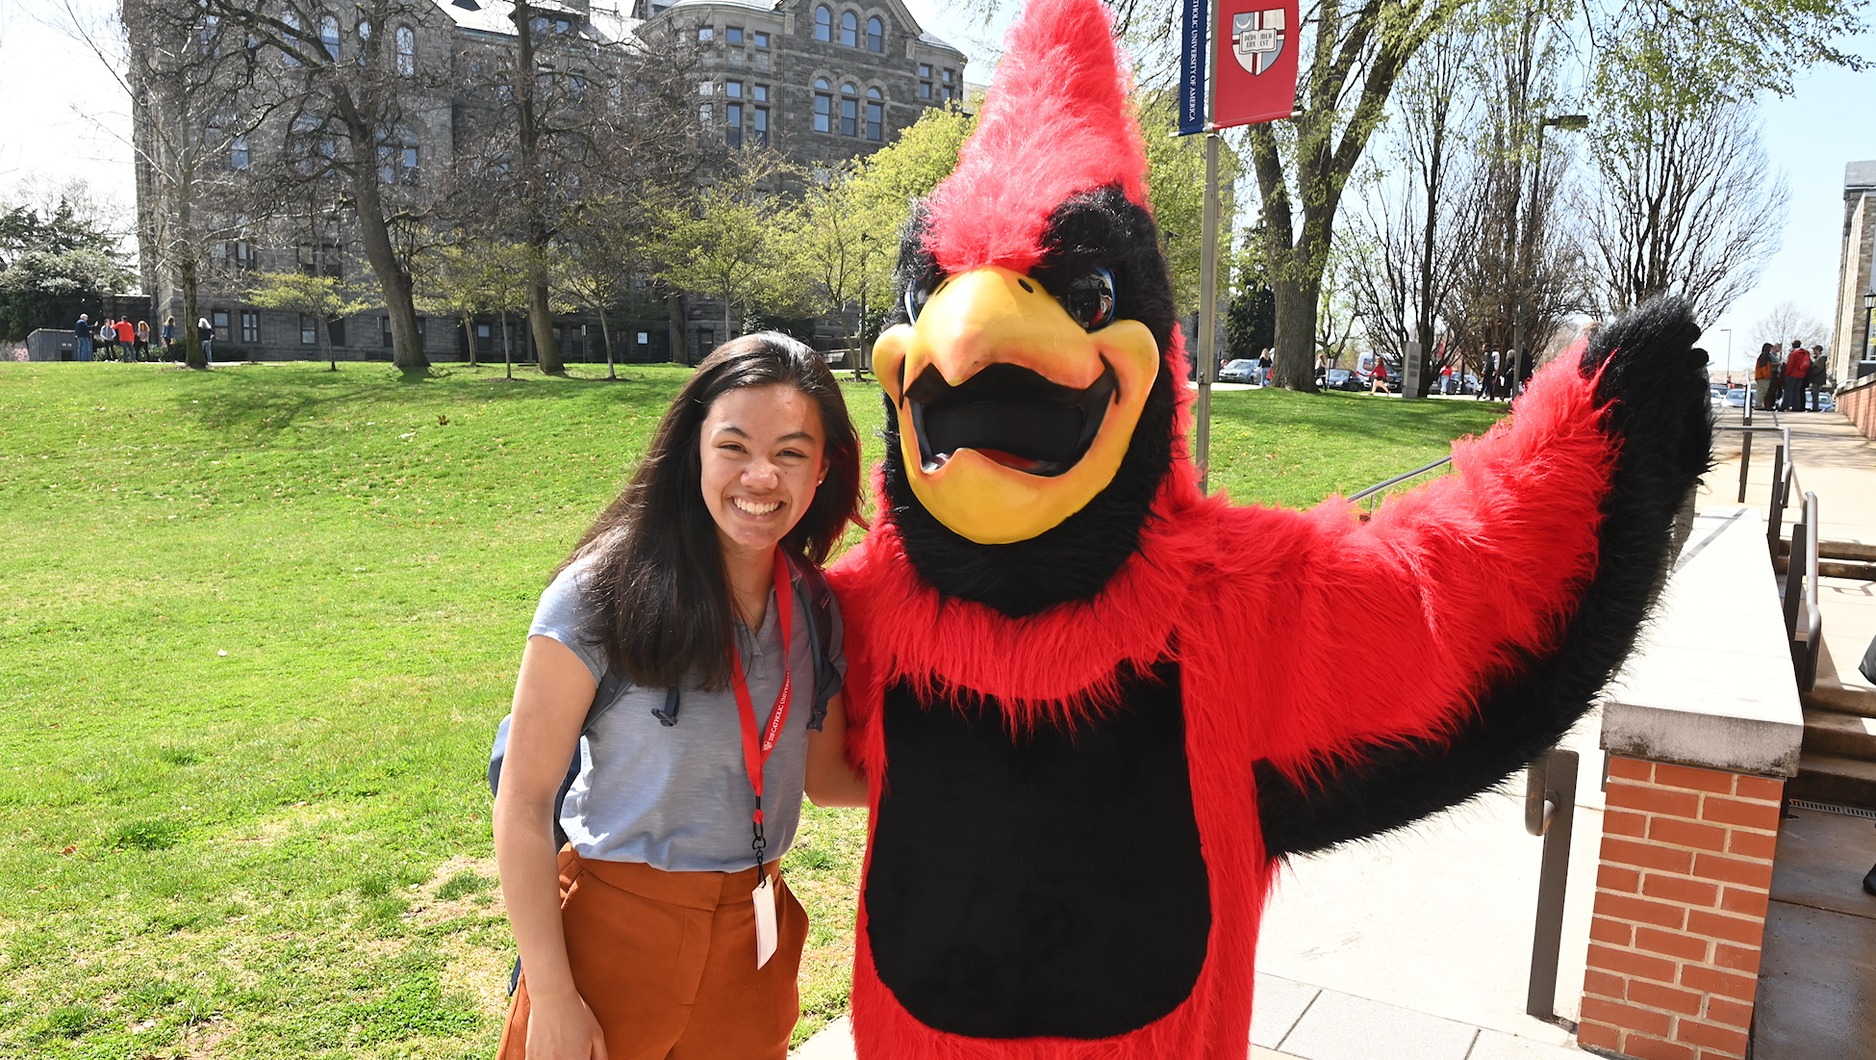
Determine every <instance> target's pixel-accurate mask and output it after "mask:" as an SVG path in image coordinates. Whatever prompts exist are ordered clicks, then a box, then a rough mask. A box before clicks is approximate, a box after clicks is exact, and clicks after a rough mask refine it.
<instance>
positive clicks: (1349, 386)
mask: <svg viewBox="0 0 1876 1060" xmlns="http://www.w3.org/2000/svg"><path fill="white" fill-rule="evenodd" d="M1322 386H1323V389H1325V390H1347V391H1351V392H1357V391H1360V390H1361V389H1362V386H1361V380H1360V379H1358V378H1356V376H1355V373H1354V372H1353V371H1351V370H1349V369H1347V368H1331V369H1329V371H1328V374H1327V375H1326V376H1324V377H1323V383H1322Z"/></svg>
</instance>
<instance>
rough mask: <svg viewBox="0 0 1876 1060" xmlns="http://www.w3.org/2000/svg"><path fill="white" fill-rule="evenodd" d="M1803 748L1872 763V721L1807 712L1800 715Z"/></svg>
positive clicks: (1875, 728)
mask: <svg viewBox="0 0 1876 1060" xmlns="http://www.w3.org/2000/svg"><path fill="white" fill-rule="evenodd" d="M1804 749H1805V750H1806V751H1816V752H1818V753H1820V754H1827V755H1835V756H1837V757H1840V758H1860V759H1862V760H1864V761H1866V762H1876V718H1869V717H1864V716H1862V715H1860V714H1840V713H1838V712H1837V711H1834V710H1817V709H1807V710H1806V711H1805V712H1804Z"/></svg>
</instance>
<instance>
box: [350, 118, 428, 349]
mask: <svg viewBox="0 0 1876 1060" xmlns="http://www.w3.org/2000/svg"><path fill="white" fill-rule="evenodd" d="M333 102H334V103H335V104H336V105H337V107H338V111H339V118H340V120H342V121H343V122H344V123H345V128H346V131H347V133H348V135H349V137H350V139H351V146H352V161H353V166H352V174H351V180H350V181H349V183H350V184H351V188H352V201H353V203H354V204H355V206H356V210H355V212H356V213H357V215H358V236H359V242H360V243H362V244H363V245H364V247H365V260H366V261H367V262H369V263H370V264H371V273H372V275H373V276H374V277H376V279H377V281H378V292H379V294H381V295H382V296H383V297H384V311H385V314H386V316H388V317H389V318H390V321H391V363H392V364H393V365H395V366H396V367H397V368H398V370H399V371H404V372H421V371H423V370H424V369H426V368H428V367H430V359H429V358H428V357H426V356H425V355H424V352H423V336H422V335H420V334H418V332H417V303H416V299H415V298H414V297H413V296H412V293H411V287H412V284H411V280H410V272H409V270H407V269H406V268H404V263H403V262H401V261H399V260H398V259H397V250H396V249H395V248H394V247H393V246H392V244H391V227H390V225H388V224H387V223H385V220H384V196H383V194H382V191H383V189H381V188H380V187H379V186H378V169H377V167H376V166H373V165H371V164H370V162H371V160H372V159H373V158H374V157H375V156H376V152H377V144H376V141H375V139H374V137H373V135H372V126H371V124H370V123H369V122H367V121H366V120H365V118H364V116H363V115H362V114H360V113H359V110H358V107H357V106H356V104H354V102H353V100H352V95H351V93H350V92H348V91H346V90H345V89H344V87H343V86H341V87H339V88H338V89H337V90H336V91H334V92H333Z"/></svg>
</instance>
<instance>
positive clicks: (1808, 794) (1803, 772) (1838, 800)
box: [1785, 724, 1876, 810]
mask: <svg viewBox="0 0 1876 1060" xmlns="http://www.w3.org/2000/svg"><path fill="white" fill-rule="evenodd" d="M1806 730H1807V731H1806V739H1807V740H1808V739H1809V725H1808V724H1807V726H1806ZM1785 793H1786V794H1787V795H1788V796H1790V797H1791V798H1794V799H1805V800H1808V801H1810V802H1822V803H1828V804H1830V805H1833V806H1856V807H1860V808H1862V809H1866V810H1876V762H1872V761H1869V760H1867V759H1862V758H1848V757H1845V756H1843V755H1833V754H1826V753H1824V752H1820V751H1809V750H1807V751H1805V752H1804V753H1803V754H1801V755H1799V756H1798V775H1797V776H1795V777H1793V778H1792V779H1791V783H1789V784H1787V785H1785Z"/></svg>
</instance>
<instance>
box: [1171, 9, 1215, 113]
mask: <svg viewBox="0 0 1876 1060" xmlns="http://www.w3.org/2000/svg"><path fill="white" fill-rule="evenodd" d="M1180 8H1181V10H1182V11H1183V13H1184V22H1183V23H1182V24H1181V26H1180V36H1179V135H1180V136H1190V135H1191V134H1193V133H1201V132H1204V131H1205V119H1206V111H1207V110H1208V109H1209V108H1208V107H1207V106H1206V103H1207V100H1206V98H1205V59H1206V54H1207V52H1208V51H1209V50H1210V47H1209V46H1210V43H1211V28H1212V10H1211V3H1210V0H1181V2H1180Z"/></svg>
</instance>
